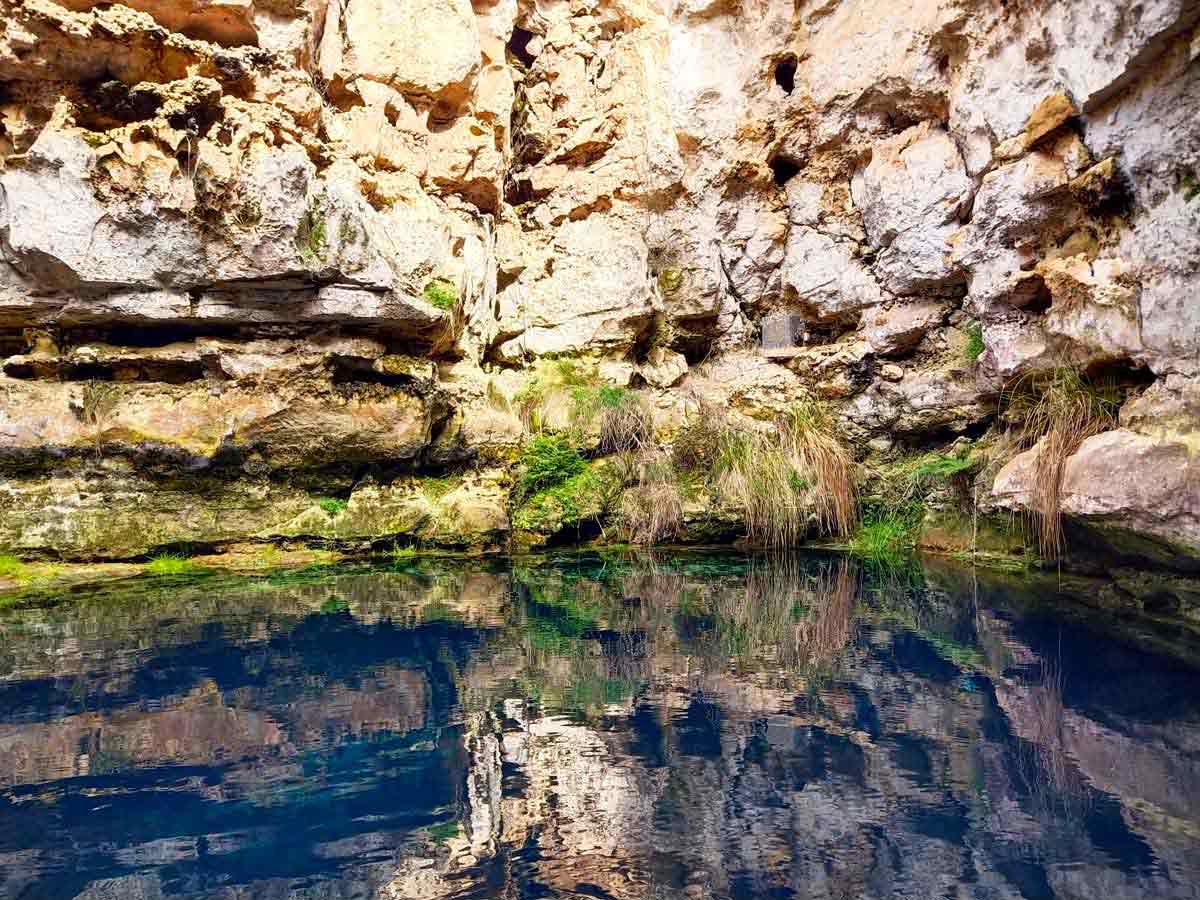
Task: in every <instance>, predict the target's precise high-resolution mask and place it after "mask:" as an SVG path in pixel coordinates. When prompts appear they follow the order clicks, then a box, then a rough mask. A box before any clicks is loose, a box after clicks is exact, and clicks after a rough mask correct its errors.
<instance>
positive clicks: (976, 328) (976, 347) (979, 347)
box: [963, 322, 987, 366]
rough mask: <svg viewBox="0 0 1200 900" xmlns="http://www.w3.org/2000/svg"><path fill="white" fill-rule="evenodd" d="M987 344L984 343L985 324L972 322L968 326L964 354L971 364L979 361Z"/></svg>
mask: <svg viewBox="0 0 1200 900" xmlns="http://www.w3.org/2000/svg"><path fill="white" fill-rule="evenodd" d="M986 349H987V346H986V345H985V344H984V343H983V326H982V325H981V324H980V323H978V322H972V323H971V324H970V325H968V326H967V343H966V346H965V347H963V356H965V357H966V359H967V363H968V364H969V365H972V366H973V365H975V363H977V362H979V357H981V356H983V351H984V350H986Z"/></svg>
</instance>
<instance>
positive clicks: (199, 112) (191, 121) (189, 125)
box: [167, 103, 225, 137]
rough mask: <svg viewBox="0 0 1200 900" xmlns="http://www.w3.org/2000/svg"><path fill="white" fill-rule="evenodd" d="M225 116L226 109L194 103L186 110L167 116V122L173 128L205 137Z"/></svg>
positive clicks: (214, 105) (215, 105)
mask: <svg viewBox="0 0 1200 900" xmlns="http://www.w3.org/2000/svg"><path fill="white" fill-rule="evenodd" d="M224 114H225V111H224V109H223V108H222V107H220V106H218V105H217V104H211V105H210V104H207V103H194V104H192V105H191V106H189V107H188V108H187V109H185V110H182V111H180V112H177V113H172V114H171V115H169V116H167V122H168V123H170V125H171V127H172V128H178V129H179V130H180V131H186V132H187V133H188V134H192V135H195V136H196V137H204V136H205V135H207V134H208V132H209V131H210V130H211V129H212V127H213V125H215V124H216V123H217V122H218V121H219V120H220V119H221V117H222V116H223V115H224Z"/></svg>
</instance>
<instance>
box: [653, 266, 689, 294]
mask: <svg viewBox="0 0 1200 900" xmlns="http://www.w3.org/2000/svg"><path fill="white" fill-rule="evenodd" d="M682 286H683V272H682V271H681V270H679V269H663V270H662V271H661V272H659V273H658V289H659V291H660V292H661V293H662V294H663V295H669V294H674V293H675V292H676V291H678V290H679V288H680V287H682Z"/></svg>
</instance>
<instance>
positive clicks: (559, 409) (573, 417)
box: [513, 359, 654, 453]
mask: <svg viewBox="0 0 1200 900" xmlns="http://www.w3.org/2000/svg"><path fill="white" fill-rule="evenodd" d="M513 404H514V405H515V407H516V410H515V411H516V413H517V415H518V417H519V418H520V419H521V423H522V424H523V425H524V427H525V430H526V431H528V432H530V433H533V434H537V433H539V432H542V431H568V432H573V433H574V435H575V437H576V438H577V439H579V440H581V439H582V437H583V434H584V433H585V432H592V431H593V429H594V431H595V433H597V434H598V436H599V445H600V446H599V449H600V452H601V453H621V452H624V451H630V450H638V449H640V448H642V447H643V446H645V445H646V444H648V443H649V442H650V439H651V438H652V436H653V431H654V428H653V420H652V417H651V415H650V410H649V408H648V407H647V406H646V403H645V401H644V400H643V399H642V397H641V396H640V395H638V394H637V393H636V392H635V391H631V390H629V389H628V388H623V387H620V386H618V385H612V384H605V383H604V382H603V381H602V379H601V377H600V375H599V374H598V373H597V371H596V369H595V367H594V366H590V365H586V364H584V363H582V362H579V361H578V360H573V359H556V360H552V361H547V362H543V363H541V364H539V366H538V369H537V374H536V375H535V377H534V378H533V379H532V380H531V381H530V382H529V383H528V384H527V385H526V386H525V387H524V388H522V389H521V391H519V392H518V393H517V395H516V396H515V397H514V398H513Z"/></svg>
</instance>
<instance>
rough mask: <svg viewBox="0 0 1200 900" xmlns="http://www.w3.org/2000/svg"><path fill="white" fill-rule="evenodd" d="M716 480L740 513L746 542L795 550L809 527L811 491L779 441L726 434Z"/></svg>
mask: <svg viewBox="0 0 1200 900" xmlns="http://www.w3.org/2000/svg"><path fill="white" fill-rule="evenodd" d="M717 446H718V450H717V459H716V462H715V464H714V466H713V476H714V481H715V484H716V488H717V491H718V492H719V493H720V494H721V496H723V497H724V498H725V499H726V500H728V501H729V502H730V503H732V504H733V505H734V506H736V507H738V508H739V509H740V510H741V512H742V517H743V518H744V519H745V522H746V537H747V539H748V540H749V541H750V543H752V544H754V545H756V546H761V547H791V546H795V545H796V544H798V543H799V542H800V539H801V538H802V537H803V536H804V533H805V531H806V530H807V525H808V511H807V510H806V509H805V508H804V505H803V503H802V502H801V492H802V491H803V490H805V489H807V487H808V485H807V484H806V483H804V482H803V480H802V478H801V476H799V475H798V474H797V472H796V471H795V469H793V468H792V466H791V463H790V461H789V460H788V457H787V455H786V454H785V453H784V451H783V449H782V448H781V447H780V445H779V441H778V438H777V436H776V435H773V434H770V433H765V432H757V431H750V430H746V429H741V428H733V427H731V428H727V429H725V430H724V431H723V433H722V434H721V436H720V439H719V442H718V445H717Z"/></svg>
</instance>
